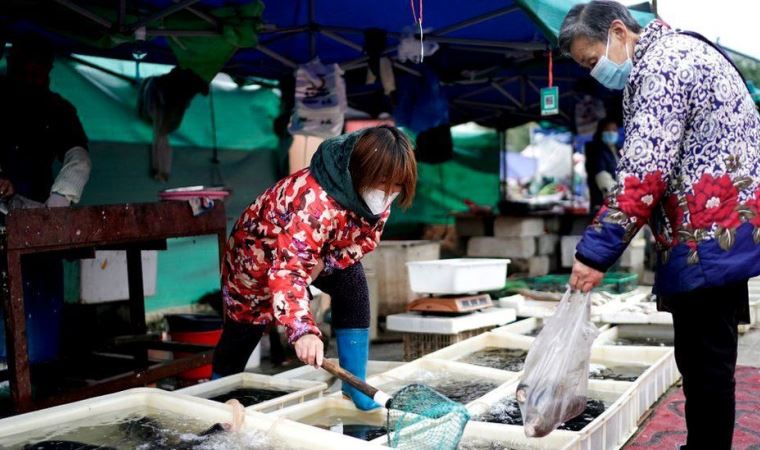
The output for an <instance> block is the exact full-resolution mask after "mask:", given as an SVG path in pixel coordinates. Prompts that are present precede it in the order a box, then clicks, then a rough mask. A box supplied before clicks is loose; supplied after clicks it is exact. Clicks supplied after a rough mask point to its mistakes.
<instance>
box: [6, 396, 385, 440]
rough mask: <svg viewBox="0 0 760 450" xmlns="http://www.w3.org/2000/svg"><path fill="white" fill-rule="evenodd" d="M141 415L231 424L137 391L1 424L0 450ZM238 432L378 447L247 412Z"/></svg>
mask: <svg viewBox="0 0 760 450" xmlns="http://www.w3.org/2000/svg"><path fill="white" fill-rule="evenodd" d="M141 411H145V413H148V412H156V411H160V412H168V413H171V414H176V415H180V416H184V417H188V418H193V419H195V420H200V421H202V422H207V423H208V424H209V426H210V425H212V424H214V423H220V422H229V421H230V420H231V410H230V407H229V406H227V405H224V404H222V403H217V402H212V401H210V400H205V399H201V398H198V397H190V396H187V395H182V394H177V393H172V392H166V391H162V390H159V389H150V388H138V389H130V390H127V391H122V392H119V393H116V394H110V395H105V396H102V397H95V398H91V399H88V400H83V401H80V402H75V403H70V404H67V405H62V406H56V407H54V408H48V409H43V410H40V411H35V412H32V413H27V414H22V415H19V416H14V417H10V418H7V419H3V420H0V436H2V437H0V447H2V446H8V447H10V448H17V447H18V446H20V445H22V444H23V443H26V442H28V437H29V436H30V435H32V434H38V433H39V431H40V430H41V429H45V428H53V427H55V428H56V429H57V428H61V427H64V426H70V425H75V424H80V423H81V424H82V426H91V425H93V424H96V423H97V422H98V421H105V420H108V419H110V418H111V417H114V416H119V415H121V414H132V413H135V412H138V413H139V412H141ZM243 429H244V430H258V431H261V432H263V433H265V434H266V435H268V436H270V437H272V438H274V439H276V440H278V441H280V442H283V443H286V444H287V445H289V446H292V448H297V449H309V450H312V449H319V450H332V449H338V448H340V449H343V448H345V449H349V448H350V449H365V448H366V449H371V448H377V447H376V446H374V445H372V444H368V443H366V442H364V441H361V440H358V439H353V438H350V437H347V436H340V435H336V434H334V433H330V432H329V431H326V430H320V429H318V428H315V427H309V426H306V425H303V424H300V423H297V422H293V421H290V420H286V419H283V418H277V417H273V416H270V415H266V414H262V413H259V412H257V411H247V412H246V419H245V424H244V427H243Z"/></svg>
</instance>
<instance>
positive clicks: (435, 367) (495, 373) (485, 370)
mask: <svg viewBox="0 0 760 450" xmlns="http://www.w3.org/2000/svg"><path fill="white" fill-rule="evenodd" d="M420 372H426V373H427V372H429V373H433V374H436V373H441V374H445V375H447V376H450V377H452V378H454V379H459V378H461V379H473V378H477V379H483V380H488V381H493V382H494V383H495V384H498V385H503V384H505V383H512V382H514V381H515V379H516V375H515V374H514V373H512V372H505V371H503V370H497V369H491V368H489V367H480V366H473V365H470V364H463V363H459V362H455V361H442V360H436V359H417V360H415V361H412V362H410V363H408V364H404V365H403V366H401V367H397V368H395V369H393V370H391V371H388V372H386V373H383V374H380V375H374V376H372V377H369V378H368V379H367V382H368V383H369V384H370V385H372V386H375V387H377V388H379V389H381V390H388V391H393V390H395V389H397V388H399V387H403V386H404V385H406V384H408V383H407V382H411V381H414V380H413V378H415V375H416V374H418V373H420ZM387 393H388V394H392V392H387Z"/></svg>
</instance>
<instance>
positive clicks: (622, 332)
mask: <svg viewBox="0 0 760 450" xmlns="http://www.w3.org/2000/svg"><path fill="white" fill-rule="evenodd" d="M635 337H640V338H655V339H668V340H671V341H672V340H673V326H672V325H617V326H614V327H611V328H608V329H607V330H605V331H603V332H602V333H600V334H599V336H598V337H597V338H596V341H594V345H614V344H613V342H615V341H616V340H617V339H620V338H635Z"/></svg>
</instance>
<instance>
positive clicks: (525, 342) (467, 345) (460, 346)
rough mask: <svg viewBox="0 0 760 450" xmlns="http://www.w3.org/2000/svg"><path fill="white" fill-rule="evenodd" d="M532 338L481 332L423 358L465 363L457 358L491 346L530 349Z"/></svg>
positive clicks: (520, 335)
mask: <svg viewBox="0 0 760 450" xmlns="http://www.w3.org/2000/svg"><path fill="white" fill-rule="evenodd" d="M534 340H535V338H532V337H530V336H524V335H522V334H506V333H501V334H497V333H483V334H481V335H480V336H475V337H472V338H470V339H467V340H465V341H462V342H459V343H457V344H454V345H450V346H448V347H446V348H444V349H441V350H438V351H437V352H433V353H430V354H429V355H427V356H426V357H425V359H439V360H447V361H454V362H458V363H459V364H465V363H464V362H459V360H461V359H462V358H464V357H466V356H468V355H470V354H472V353H475V352H477V351H480V350H485V349H487V348H491V347H496V348H505V349H513V350H524V351H526V352H527V351H528V350H529V349H530V347H531V345H533V341H534ZM468 365H472V366H474V367H478V368H487V369H489V370H498V371H499V372H505V373H513V372H506V371H502V370H500V369H494V368H488V367H484V366H479V365H476V364H468Z"/></svg>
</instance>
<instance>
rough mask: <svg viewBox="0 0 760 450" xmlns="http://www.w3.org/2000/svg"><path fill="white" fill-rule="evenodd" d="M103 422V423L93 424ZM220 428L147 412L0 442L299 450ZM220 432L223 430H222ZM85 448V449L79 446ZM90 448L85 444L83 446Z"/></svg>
mask: <svg viewBox="0 0 760 450" xmlns="http://www.w3.org/2000/svg"><path fill="white" fill-rule="evenodd" d="M93 422H97V423H93ZM213 428H218V427H214V424H210V423H207V422H203V421H200V420H197V419H192V418H189V417H185V416H179V415H174V414H170V413H166V412H159V411H152V410H148V413H147V414H146V411H145V409H141V410H140V411H135V412H133V413H131V414H130V413H124V412H122V413H120V414H119V415H118V416H110V417H104V416H103V415H100V416H97V417H92V418H88V419H84V420H80V421H75V422H71V423H66V424H63V425H60V424H59V425H52V426H50V427H48V428H40V429H38V430H35V431H34V432H31V433H29V432H26V433H21V434H18V435H14V436H6V437H0V449H2V450H11V449H14V450H17V449H25V450H27V449H28V450H74V449H76V450H95V449H97V450H114V449H118V450H122V449H123V450H127V449H129V450H169V449H173V450H237V449H241V450H242V449H261V450H264V449H266V450H295V449H296V447H292V446H289V445H286V444H284V443H282V442H279V441H276V440H274V439H272V438H271V437H269V436H267V435H266V434H264V433H263V432H260V431H247V430H243V431H238V432H224V431H219V432H213V431H212V432H211V433H208V434H205V433H207V432H208V431H210V430H213ZM217 431H218V430H217ZM77 444H79V445H77ZM82 444H85V445H82Z"/></svg>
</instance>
